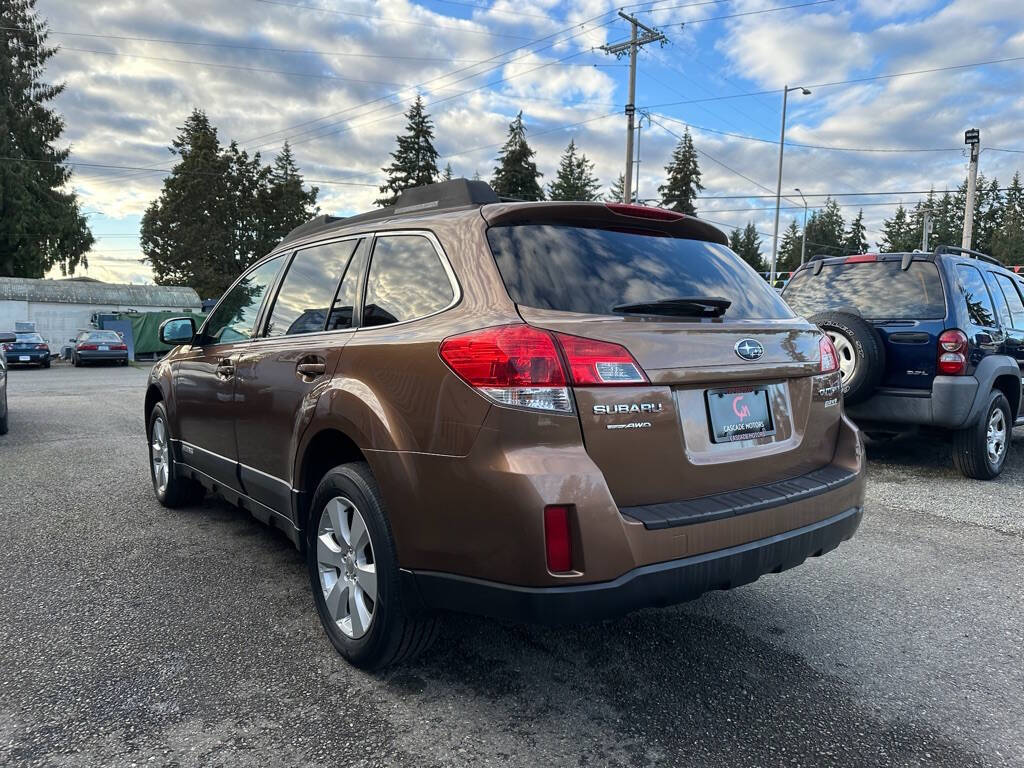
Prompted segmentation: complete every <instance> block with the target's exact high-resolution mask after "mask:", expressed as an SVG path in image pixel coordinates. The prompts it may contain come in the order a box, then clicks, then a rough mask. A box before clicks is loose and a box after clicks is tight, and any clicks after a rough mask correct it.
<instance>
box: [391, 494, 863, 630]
mask: <svg viewBox="0 0 1024 768" xmlns="http://www.w3.org/2000/svg"><path fill="white" fill-rule="evenodd" d="M862 515H863V510H862V508H861V507H851V508H850V509H847V510H845V511H844V512H840V513H839V514H837V515H833V516H831V517H827V518H825V519H824V520H820V521H818V522H816V523H811V524H810V525H805V526H803V527H801V528H797V529H794V530H792V531H787V532H785V533H780V534H778V535H775V536H770V537H768V538H764V539H757V540H755V541H751V542H747V543H745V544H740V545H737V546H734V547H729V548H727V549H722V550H718V551H715V552H706V553H704V554H700V555H694V556H692V557H684V558H681V559H678V560H670V561H668V562H664V563H655V564H653V565H646V566H642V567H639V568H635V569H633V570H631V571H628V572H627V573H625V574H623V575H622V576H620V577H619V578H617V579H615V580H613V581H606V582H600V583H596V584H579V585H573V586H565V587H518V586H513V585H508V584H499V583H496V582H491V581H483V580H480V579H471V578H467V577H464V576H456V575H452V574H445V573H437V572H432V571H403V576H404V577H405V579H406V586H407V588H408V589H410V590H414V591H415V593H416V594H418V595H419V598H420V600H421V601H422V603H423V604H424V605H425V606H426V607H429V608H434V609H445V610H455V611H462V612H465V613H475V614H481V615H484V616H491V617H495V618H501V619H509V620H512V621H523V622H532V623H539V624H573V623H579V622H587V621H598V620H601V619H608V618H614V617H616V616H621V615H623V614H626V613H629V612H630V611H634V610H637V609H640V608H650V607H657V606H667V605H673V604H676V603H681V602H685V601H687V600H692V599H694V598H696V597H698V596H700V595H701V594H703V593H704V592H708V591H711V590H716V589H732V588H734V587H739V586H742V585H744V584H749V583H751V582H753V581H756V580H757V579H758V578H760V577H761V576H763V575H764V574H766V573H779V572H781V571H784V570H786V569H788V568H792V567H794V566H797V565H800V563H802V562H803V561H804V560H806V559H807V558H808V557H818V556H820V555H823V554H824V553H826V552H829V551H830V550H833V549H835V548H836V547H837V546H839V544H840V543H841V542H843V541H846V540H847V539H849V538H850V537H852V536H853V534H854V532H856V530H857V527H858V526H859V525H860V521H861V518H862Z"/></svg>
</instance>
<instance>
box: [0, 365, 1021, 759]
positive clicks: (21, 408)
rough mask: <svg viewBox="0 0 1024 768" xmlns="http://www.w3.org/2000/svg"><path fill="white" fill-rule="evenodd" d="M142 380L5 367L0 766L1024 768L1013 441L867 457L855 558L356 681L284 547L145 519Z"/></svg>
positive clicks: (510, 638)
mask: <svg viewBox="0 0 1024 768" xmlns="http://www.w3.org/2000/svg"><path fill="white" fill-rule="evenodd" d="M144 382H145V371H144V370H140V369H137V368H128V369H122V368H104V369H72V368H68V367H64V366H61V367H57V366H55V367H54V368H52V369H51V370H49V371H37V370H28V371H20V370H19V371H14V372H12V374H11V382H10V405H11V432H10V434H9V435H7V436H6V437H2V438H0V514H2V517H3V520H4V523H5V534H6V535H5V546H4V548H3V555H4V556H3V561H2V565H0V569H2V571H0V572H2V578H0V610H2V613H3V616H4V617H5V619H6V620H5V621H3V622H0V647H2V648H3V649H4V650H3V653H2V655H0V765H47V766H50V765H53V766H83V767H84V766H89V767H90V768H91V767H93V766H122V765H123V766H129V765H174V766H204V768H205V767H206V766H218V765H224V766H228V765H230V766H250V765H251V766H261V767H263V766H291V765H300V764H301V765H310V766H334V765H356V766H376V765H388V766H390V765H410V766H434V765H437V766H447V765H474V766H477V765H496V766H497V765H500V766H504V765H523V766H536V765H559V766H561V765H581V766H582V765H609V766H636V765H712V766H747V765H750V766H777V765H778V766H781V765H786V766H791V765H830V766H833V765H834V766H845V765H850V766H868V765H871V766H873V765H949V766H972V765H993V766H999V765H1024V658H1022V654H1024V651H1022V649H1024V609H1022V601H1021V595H1022V592H1024V579H1022V573H1024V522H1022V521H1024V513H1022V507H1024V492H1022V489H1024V432H1022V431H1021V430H1017V432H1016V434H1015V442H1014V446H1013V449H1012V450H1013V453H1012V456H1011V458H1010V465H1009V466H1008V468H1007V470H1006V472H1005V473H1004V475H1003V476H1002V478H1001V479H1000V480H998V481H996V482H993V483H979V482H972V481H967V480H964V479H963V478H961V477H960V476H959V475H958V474H957V473H956V472H955V470H953V469H952V467H951V465H950V461H949V456H948V448H947V447H946V446H943V445H941V444H933V443H928V442H926V441H923V440H900V441H896V442H894V443H891V444H887V445H884V446H878V447H873V448H872V449H871V452H870V453H871V457H872V460H871V463H870V475H871V477H870V487H869V492H868V506H867V512H866V516H865V519H864V523H863V525H862V526H861V529H860V532H859V533H858V535H857V537H856V538H855V539H854V540H853V541H851V542H848V543H846V544H844V545H842V546H841V547H840V548H839V549H838V550H836V551H835V552H833V553H831V554H830V555H828V556H826V557H824V558H820V559H817V560H812V561H810V562H808V563H807V564H805V565H804V566H802V567H800V568H797V569H794V570H792V571H788V572H786V573H783V574H780V575H776V576H768V577H765V578H764V579H762V580H761V581H759V582H758V583H756V584H753V585H750V586H748V587H744V588H742V589H739V590H735V591H732V592H726V593H715V594H712V595H707V596H705V597H704V598H702V599H700V600H698V601H695V602H693V603H689V604H687V605H684V606H681V607H678V608H674V609H669V610H657V611H655V610H652V611H644V612H641V613H638V614H635V615H633V616H630V617H628V618H626V619H623V620H621V621H617V622H612V623H607V624H602V625H597V626H591V627H580V628H570V629H560V630H550V629H542V628H536V627H523V626H515V625H507V624H501V623H496V622H491V621H485V620H480V619H475V618H470V617H458V616H452V617H449V618H448V620H447V621H446V622H445V625H444V629H443V630H442V636H441V638H440V640H439V642H438V643H437V645H436V646H435V648H434V649H433V651H431V652H430V653H429V654H428V655H427V656H426V657H425V658H423V659H421V660H419V661H417V662H415V663H413V664H411V665H408V666H405V667H402V668H399V669H395V670H393V671H389V672H387V673H384V674H381V675H376V676H375V675H368V674H365V673H362V672H359V671H357V670H354V669H352V668H350V667H348V666H347V665H346V664H345V663H344V662H343V661H342V660H341V658H340V657H338V656H337V655H336V654H335V653H334V651H333V650H332V649H331V647H330V645H329V643H328V642H327V640H326V638H325V637H324V635H323V633H322V631H321V629H320V625H319V622H318V621H317V618H316V615H315V614H314V611H313V605H312V598H311V597H310V594H309V590H308V586H307V581H306V574H305V570H304V565H303V563H302V561H301V560H300V558H299V555H298V553H297V552H296V551H295V550H294V549H293V548H292V546H291V545H290V543H289V542H288V541H287V540H286V539H285V538H284V537H283V536H281V535H279V534H277V533H275V532H274V531H272V530H269V529H267V528H265V527H264V526H262V525H261V524H259V523H257V522H256V521H254V520H252V519H251V518H249V517H248V516H247V515H246V514H244V513H242V512H239V511H237V510H235V509H234V508H232V507H230V506H228V505H226V504H224V503H222V502H220V501H217V500H215V499H208V500H206V501H205V502H204V503H203V504H202V505H201V506H199V507H196V508H193V509H186V510H180V511H168V510H165V509H163V508H161V507H160V506H159V505H158V504H157V503H156V502H155V500H154V499H153V496H152V491H151V489H150V486H149V477H148V470H147V467H146V448H145V441H144V439H143V423H142V413H141V410H142V396H143V390H142V386H143V385H144Z"/></svg>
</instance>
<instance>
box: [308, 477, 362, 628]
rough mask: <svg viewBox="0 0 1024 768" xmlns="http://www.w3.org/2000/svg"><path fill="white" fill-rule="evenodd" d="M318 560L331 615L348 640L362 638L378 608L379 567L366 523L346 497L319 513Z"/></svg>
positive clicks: (329, 502) (340, 497)
mask: <svg viewBox="0 0 1024 768" xmlns="http://www.w3.org/2000/svg"><path fill="white" fill-rule="evenodd" d="M316 560H317V571H318V572H319V574H320V588H321V589H322V590H323V596H324V602H325V603H326V605H327V613H328V615H329V616H330V618H331V620H332V621H334V623H335V624H336V625H337V627H338V629H340V630H341V631H342V633H343V634H345V635H346V636H347V637H351V638H353V639H358V638H360V637H362V636H363V635H365V634H366V633H367V631H369V629H370V625H371V624H372V622H373V616H374V610H375V608H376V606H377V565H376V561H375V559H374V556H373V542H372V541H371V540H370V532H369V530H368V529H367V527H366V521H365V520H364V519H363V516H362V514H361V513H360V512H359V510H358V509H357V508H356V505H355V504H353V503H352V502H351V501H350V500H349V499H347V498H345V497H344V496H336V497H334V498H333V499H331V500H330V501H328V502H327V504H326V506H325V507H324V510H323V512H321V513H320V524H319V526H318V528H317V538H316Z"/></svg>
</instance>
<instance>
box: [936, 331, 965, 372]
mask: <svg viewBox="0 0 1024 768" xmlns="http://www.w3.org/2000/svg"><path fill="white" fill-rule="evenodd" d="M936 368H937V370H938V372H939V373H940V374H942V375H943V376H962V375H963V374H964V373H966V372H967V334H965V333H964V332H963V331H957V330H952V331H943V332H942V333H941V334H939V359H938V363H937V365H936Z"/></svg>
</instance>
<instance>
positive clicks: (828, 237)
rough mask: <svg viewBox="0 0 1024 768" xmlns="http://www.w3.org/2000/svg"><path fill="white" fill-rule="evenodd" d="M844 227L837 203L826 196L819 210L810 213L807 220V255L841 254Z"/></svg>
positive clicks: (842, 252) (843, 251)
mask: <svg viewBox="0 0 1024 768" xmlns="http://www.w3.org/2000/svg"><path fill="white" fill-rule="evenodd" d="M845 228H846V223H845V222H844V221H843V214H842V211H840V209H839V204H838V203H837V202H836V201H835V200H833V199H832V198H831V197H829V198H826V200H825V205H823V206H822V207H821V210H818V211H815V212H814V213H812V214H811V216H810V218H809V219H808V220H807V255H808V256H810V255H812V254H827V255H829V256H842V255H843V254H844V253H845V252H846V251H845V249H844V247H843V240H844V230H845Z"/></svg>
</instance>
